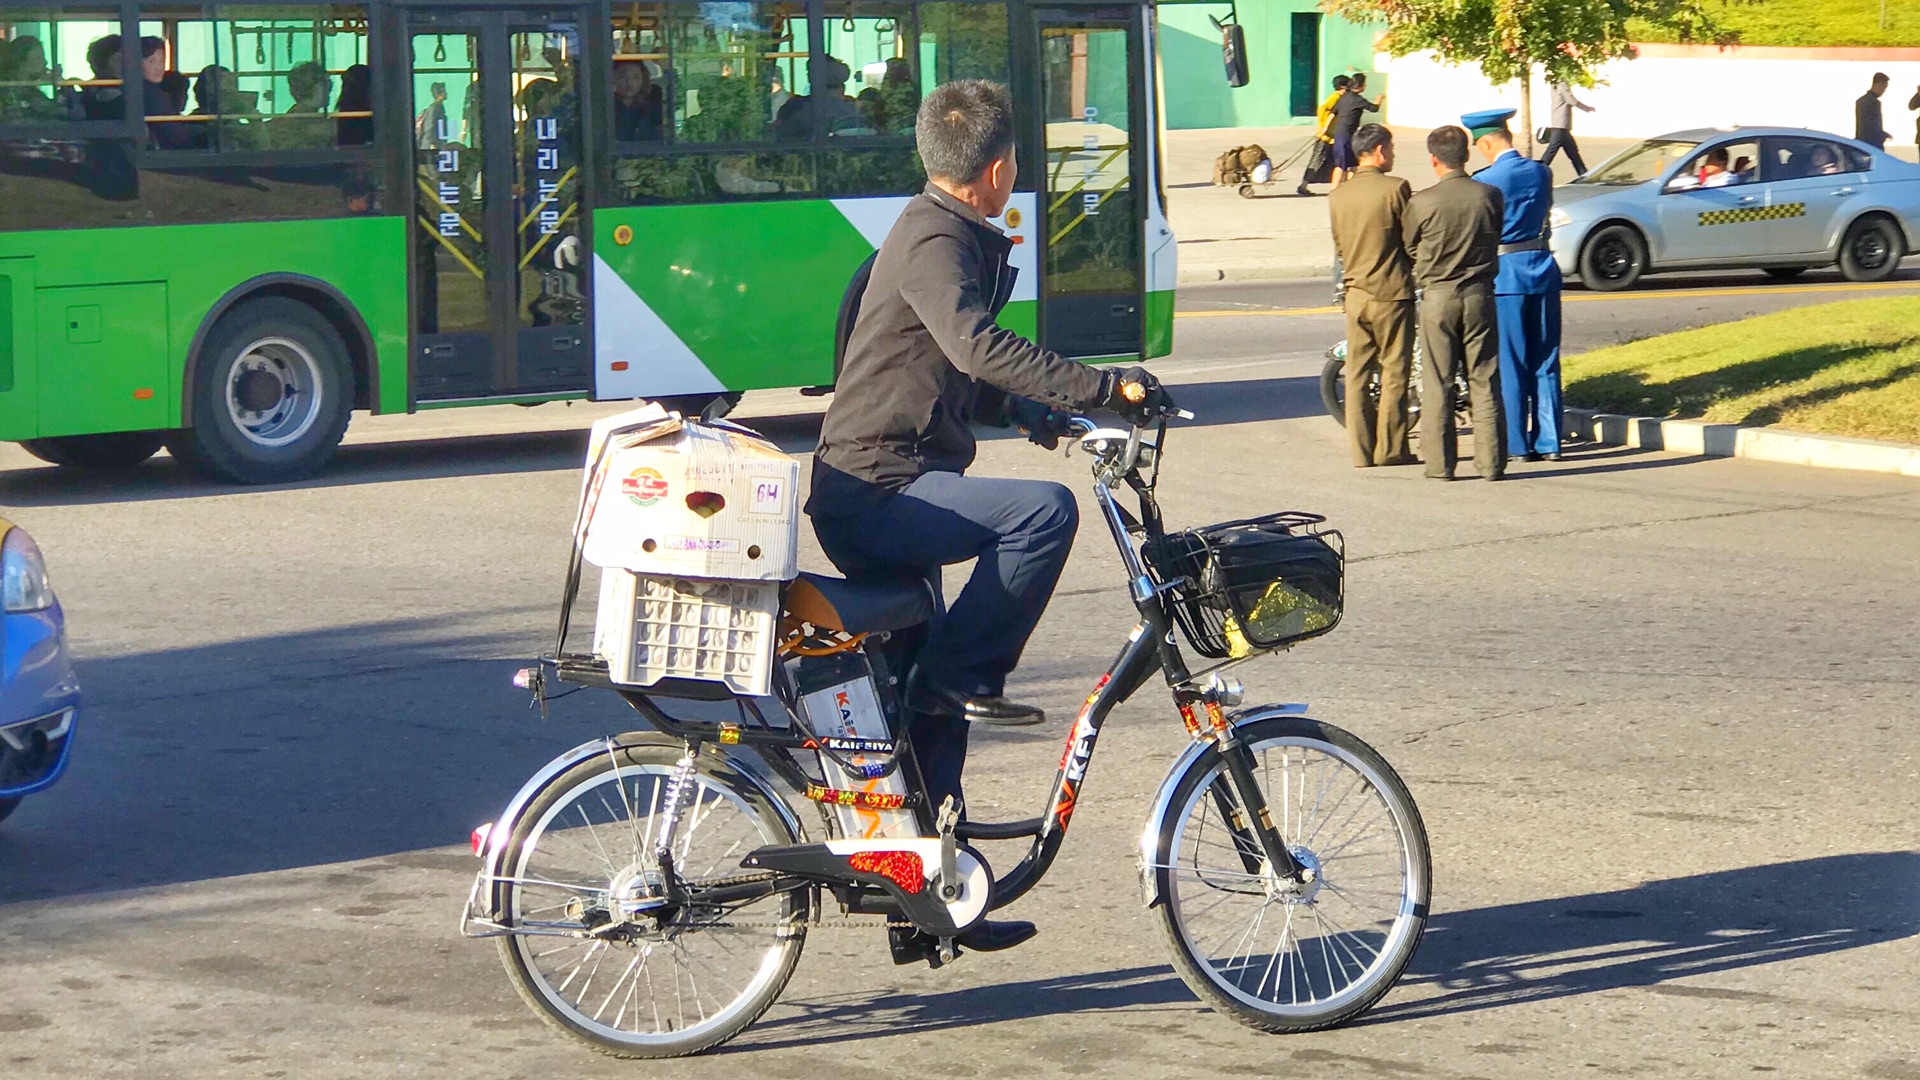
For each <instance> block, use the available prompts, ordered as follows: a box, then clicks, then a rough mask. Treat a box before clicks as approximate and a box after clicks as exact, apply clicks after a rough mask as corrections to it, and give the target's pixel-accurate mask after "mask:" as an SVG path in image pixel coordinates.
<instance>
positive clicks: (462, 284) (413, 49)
mask: <svg viewBox="0 0 1920 1080" xmlns="http://www.w3.org/2000/svg"><path fill="white" fill-rule="evenodd" d="M583 22H584V12H583V11H582V10H579V9H575V8H530V9H520V10H511V11H499V10H492V11H489V10H474V9H472V8H467V9H465V10H457V9H451V8H448V9H442V8H437V7H425V6H421V7H414V8H410V9H408V10H407V59H408V63H409V64H410V68H409V70H408V73H407V78H406V82H407V87H408V90H409V91H410V101H411V106H410V107H411V110H412V119H413V135H412V139H413V155H412V157H413V166H414V170H413V177H412V180H413V184H412V192H413V206H414V215H413V217H414V220H413V236H412V251H413V272H412V274H410V275H409V277H410V279H411V280H412V282H413V285H412V290H413V296H412V309H413V360H414V363H413V371H414V397H415V399H416V400H418V401H433V400H456V399H463V398H466V399H470V398H485V397H516V396H519V397H525V396H537V395H540V394H566V393H582V392H586V391H590V390H591V389H592V386H593V347H592V343H591V340H590V338H589V333H590V328H589V326H588V324H587V312H588V311H589V306H588V301H587V283H588V280H589V276H590V275H589V273H588V268H590V267H591V266H592V261H591V258H590V256H589V252H588V251H587V248H586V244H587V237H588V235H589V234H588V232H587V229H586V228H585V222H583V221H582V215H583V214H584V212H585V208H584V207H583V206H582V204H581V191H582V188H583V186H584V185H583V183H582V180H583V176H582V173H583V172H584V171H585V165H586V163H585V161H584V156H583V146H584V140H583V138H582V126H581V117H580V92H579V81H580V80H579V77H578V76H579V73H580V65H581V64H582V63H583V61H584V57H583V56H582V54H581V47H582V41H583V39H582V33H581V32H582V26H583Z"/></svg>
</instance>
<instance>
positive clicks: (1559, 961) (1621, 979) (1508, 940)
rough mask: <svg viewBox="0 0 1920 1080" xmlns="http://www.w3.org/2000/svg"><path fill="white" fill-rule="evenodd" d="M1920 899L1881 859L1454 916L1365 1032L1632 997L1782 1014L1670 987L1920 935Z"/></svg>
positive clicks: (1906, 873) (1755, 998)
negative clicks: (1606, 994) (1377, 1026)
mask: <svg viewBox="0 0 1920 1080" xmlns="http://www.w3.org/2000/svg"><path fill="white" fill-rule="evenodd" d="M1916 895H1920V853H1915V852H1910V851H1890V852H1871V853H1862V854H1855V855H1833V856H1826V857H1822V858H1818V859H1802V860H1798V861H1795V862H1785V863H1775V864H1773V865H1771V866H1754V867H1746V868H1743V869H1739V870H1724V871H1719V872H1716V873H1710V874H1694V875H1690V876H1687V877H1678V878H1666V879H1663V880H1660V881H1649V882H1646V883H1643V884H1641V885H1638V886H1635V887H1633V888H1631V889H1620V890H1617V891H1614V892H1605V893H1590V894H1588V895H1586V896H1571V897H1562V898H1559V899H1554V900H1536V901H1531V902H1528V903H1521V904H1505V905H1501V906H1499V907H1490V908H1477V909H1475V910H1472V911H1461V912H1449V913H1445V914H1441V915H1438V916H1436V917H1435V918H1434V920H1433V923H1432V924H1431V926H1430V927H1429V929H1428V931H1427V937H1426V940H1425V941H1424V942H1422V943H1421V946H1420V951H1419V953H1418V954H1417V955H1416V956H1415V957H1414V961H1413V967H1412V969H1411V971H1410V972H1409V974H1408V976H1407V979H1406V985H1407V986H1408V987H1409V988H1410V989H1413V990H1416V991H1422V992H1423V993H1422V994H1421V996H1420V997H1418V998H1416V999H1412V1000H1393V999H1389V1001H1388V1003H1387V1004H1386V1005H1384V1006H1382V1007H1380V1008H1378V1009H1376V1010H1375V1011H1374V1012H1373V1013H1371V1014H1369V1016H1368V1017H1367V1021H1366V1022H1368V1023H1391V1022H1395V1021H1400V1020H1411V1019H1415V1018H1419V1017H1427V1016H1443V1015H1448V1014H1452V1013H1461V1012H1471V1011H1476V1010H1480V1009H1494V1008H1501V1007H1504V1006H1507V1005H1518V1004H1523V1003H1528V1002H1536V1001H1549V1000H1553V999H1555V998H1563V997H1572V996H1575V995H1579V994H1591V993H1594V992H1596V991H1601V990H1613V989H1618V988H1621V987H1630V986H1643V987H1650V988H1652V989H1653V992H1655V993H1657V994H1665V995H1669V996H1673V997H1694V998H1709V999H1718V1000H1726V1001H1735V1002H1748V1003H1756V1002H1783V1003H1791V1002H1793V1001H1794V1000H1795V999H1794V998H1793V997H1792V996H1791V995H1775V994H1771V993H1761V992H1758V991H1749V990H1723V989H1715V988H1711V987H1700V986H1668V985H1665V984H1667V983H1668V982H1669V981H1670V980H1674V979H1683V978H1692V977H1694V976H1698V975H1712V974H1716V973H1719V972H1726V971H1738V970H1740V969H1742V968H1750V967H1759V966H1762V965H1766V964H1774V963H1780V962H1782V961H1787V960H1798V959H1801V958H1804V957H1809V956H1820V955H1823V954H1826V953H1834V952H1842V951H1844V950H1847V949H1858V948H1862V947H1864V946H1868V945H1877V944H1880V943H1882V942H1887V941H1896V940H1899V939H1901V938H1907V937H1912V936H1914V935H1915V934H1916V933H1920V907H1916V906H1915V905H1914V902H1913V898H1914V896H1916ZM1408 996H1410V995H1406V994H1404V993H1403V994H1402V995H1401V997H1403V998H1405V997H1408Z"/></svg>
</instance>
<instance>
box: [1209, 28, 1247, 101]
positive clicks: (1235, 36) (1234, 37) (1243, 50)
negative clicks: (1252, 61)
mask: <svg viewBox="0 0 1920 1080" xmlns="http://www.w3.org/2000/svg"><path fill="white" fill-rule="evenodd" d="M1214 25H1215V26H1218V27H1220V58H1221V60H1222V61H1223V62H1224V63H1225V65H1226V69H1227V85H1228V86H1245V85H1247V31H1246V29H1245V28H1244V27H1242V26H1241V25H1240V24H1239V23H1237V22H1230V23H1220V22H1218V21H1216V22H1215V23H1214Z"/></svg>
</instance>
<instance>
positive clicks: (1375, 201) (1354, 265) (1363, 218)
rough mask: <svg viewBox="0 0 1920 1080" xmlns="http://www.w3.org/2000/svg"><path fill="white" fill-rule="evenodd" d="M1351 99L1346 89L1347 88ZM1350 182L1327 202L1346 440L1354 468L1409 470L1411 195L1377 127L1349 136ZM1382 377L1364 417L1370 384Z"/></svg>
mask: <svg viewBox="0 0 1920 1080" xmlns="http://www.w3.org/2000/svg"><path fill="white" fill-rule="evenodd" d="M1349 91H1351V87H1349ZM1352 145H1353V151H1354V160H1355V162H1356V166H1355V168H1354V172H1353V178H1352V179H1351V180H1348V181H1347V182H1346V183H1344V184H1341V185H1340V186H1339V187H1336V188H1334V190H1333V194H1332V195H1330V196H1328V198H1327V210H1328V213H1329V214H1330V215H1331V217H1332V219H1333V247H1334V253H1335V254H1336V255H1337V256H1338V257H1339V259H1340V265H1341V266H1342V267H1343V268H1344V274H1345V283H1346V301H1345V303H1346V309H1347V369H1346V380H1347V434H1348V436H1349V437H1350V438H1351V439H1352V443H1353V464H1354V467H1356V468H1361V469H1364V468H1367V467H1369V466H1372V465H1412V464H1414V463H1415V462H1416V461H1417V460H1418V459H1417V458H1415V457H1414V456H1413V450H1412V448H1411V447H1410V446H1409V445H1408V441H1407V375H1408V372H1409V371H1410V370H1411V369H1412V367H1413V334H1414V326H1413V270H1412V265H1411V263H1409V262H1408V260H1407V249H1406V245H1405V243H1404V240H1403V233H1402V225H1403V219H1404V217H1405V215H1406V210H1407V200H1408V198H1409V196H1410V194H1411V191H1410V189H1409V188H1408V186H1407V182H1406V181H1405V180H1399V179H1396V178H1394V177H1391V176H1388V175H1387V174H1388V173H1390V172H1392V171H1393V133H1392V132H1390V131H1388V130H1387V129H1386V128H1384V127H1381V126H1380V125H1379V124H1368V125H1366V126H1365V127H1363V128H1361V129H1360V130H1359V131H1356V132H1354V135H1353V140H1352ZM1375 372H1378V373H1379V377H1380V401H1379V405H1378V407H1377V408H1373V409H1371V410H1369V405H1370V403H1369V402H1368V401H1367V380H1368V378H1369V377H1370V376H1371V375H1373V374H1374V373H1375Z"/></svg>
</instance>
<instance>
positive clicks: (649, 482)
mask: <svg viewBox="0 0 1920 1080" xmlns="http://www.w3.org/2000/svg"><path fill="white" fill-rule="evenodd" d="M620 493H621V494H622V495H625V496H626V497H627V498H629V499H632V500H633V505H635V506H652V505H653V504H654V503H657V502H659V501H660V500H661V499H664V498H666V497H667V478H666V477H664V476H661V475H660V474H659V473H657V472H655V471H654V470H652V469H649V468H647V467H646V466H644V465H643V466H641V467H640V468H638V469H635V470H633V471H632V472H630V473H628V474H627V476H626V479H624V480H621V481H620Z"/></svg>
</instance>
